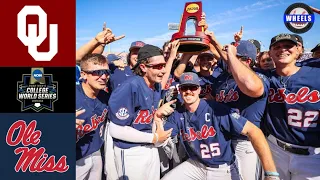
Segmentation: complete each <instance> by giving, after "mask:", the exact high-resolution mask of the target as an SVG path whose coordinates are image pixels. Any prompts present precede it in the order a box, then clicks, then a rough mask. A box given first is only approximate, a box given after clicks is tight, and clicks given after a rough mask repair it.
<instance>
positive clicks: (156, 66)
mask: <svg viewBox="0 0 320 180" xmlns="http://www.w3.org/2000/svg"><path fill="white" fill-rule="evenodd" d="M145 65H146V67H148V68H152V69H157V70H161V69H162V68H165V67H166V63H163V64H153V65H152V64H145Z"/></svg>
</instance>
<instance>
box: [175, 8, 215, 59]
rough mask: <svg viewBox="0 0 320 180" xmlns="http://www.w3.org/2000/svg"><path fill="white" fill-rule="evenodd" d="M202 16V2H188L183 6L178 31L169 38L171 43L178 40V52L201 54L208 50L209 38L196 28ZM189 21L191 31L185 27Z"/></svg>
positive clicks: (199, 28)
mask: <svg viewBox="0 0 320 180" xmlns="http://www.w3.org/2000/svg"><path fill="white" fill-rule="evenodd" d="M201 14H202V2H188V3H186V5H185V8H184V11H183V15H182V18H181V21H180V26H179V31H178V32H177V33H174V34H173V35H172V38H171V42H172V41H174V40H177V39H179V40H180V47H179V49H178V52H180V53H188V52H202V51H206V50H208V49H209V44H210V38H209V37H208V36H207V35H205V34H204V30H203V27H202V26H198V23H199V21H201ZM189 21H191V22H192V23H193V24H192V25H193V26H194V27H193V28H194V29H192V30H195V31H193V32H190V30H191V28H190V27H187V28H186V24H187V22H188V23H189Z"/></svg>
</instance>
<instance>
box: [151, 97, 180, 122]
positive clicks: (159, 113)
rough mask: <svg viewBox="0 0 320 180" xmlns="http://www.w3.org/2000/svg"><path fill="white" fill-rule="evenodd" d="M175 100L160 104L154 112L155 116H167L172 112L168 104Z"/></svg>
mask: <svg viewBox="0 0 320 180" xmlns="http://www.w3.org/2000/svg"><path fill="white" fill-rule="evenodd" d="M175 102H177V100H176V99H174V100H172V101H169V102H167V103H165V104H164V105H162V106H161V107H160V108H159V109H158V110H157V111H156V113H155V115H156V117H158V118H162V117H163V116H168V115H170V114H171V113H173V111H174V109H173V108H172V107H171V106H170V105H171V104H173V103H175Z"/></svg>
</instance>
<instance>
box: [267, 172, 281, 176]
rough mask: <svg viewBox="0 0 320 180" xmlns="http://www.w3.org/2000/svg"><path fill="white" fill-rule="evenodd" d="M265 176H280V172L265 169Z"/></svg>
mask: <svg viewBox="0 0 320 180" xmlns="http://www.w3.org/2000/svg"><path fill="white" fill-rule="evenodd" d="M264 176H279V173H277V172H270V171H265V172H264Z"/></svg>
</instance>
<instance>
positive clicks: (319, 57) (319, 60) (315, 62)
mask: <svg viewBox="0 0 320 180" xmlns="http://www.w3.org/2000/svg"><path fill="white" fill-rule="evenodd" d="M311 52H312V58H310V59H307V60H304V61H301V62H297V63H296V65H297V66H299V67H301V66H310V67H318V68H319V67H320V43H319V44H317V45H316V47H314V48H313V49H312V50H311Z"/></svg>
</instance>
